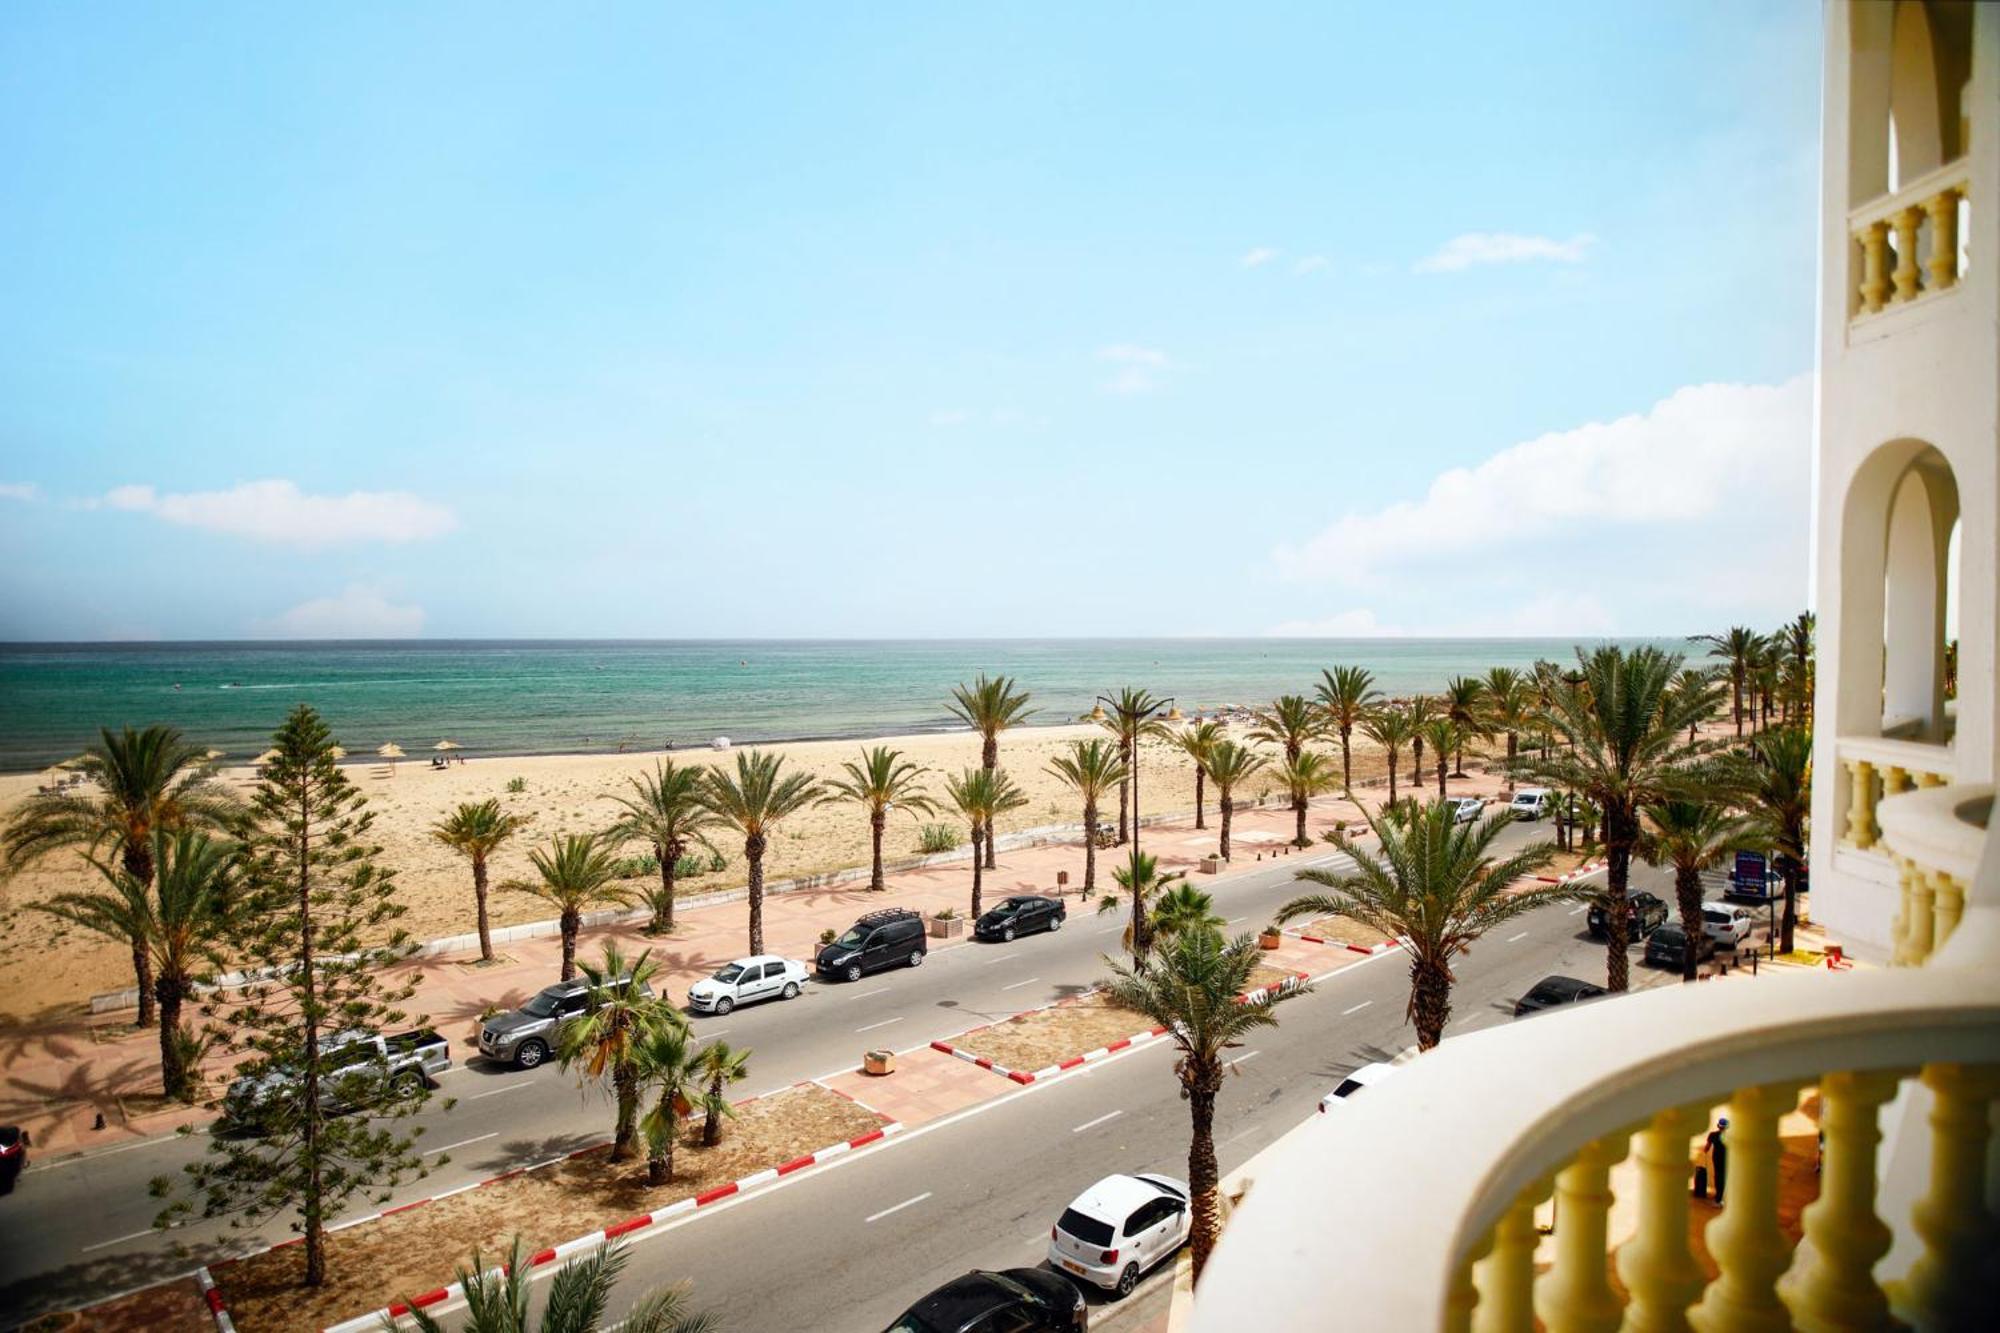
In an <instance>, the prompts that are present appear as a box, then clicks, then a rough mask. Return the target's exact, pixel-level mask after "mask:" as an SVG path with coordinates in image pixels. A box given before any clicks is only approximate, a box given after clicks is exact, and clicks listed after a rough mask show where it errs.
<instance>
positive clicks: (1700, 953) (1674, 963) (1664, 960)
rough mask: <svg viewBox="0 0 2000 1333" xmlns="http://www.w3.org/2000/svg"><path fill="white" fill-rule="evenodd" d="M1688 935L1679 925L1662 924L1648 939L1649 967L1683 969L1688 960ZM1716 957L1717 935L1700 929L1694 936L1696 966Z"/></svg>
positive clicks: (1647, 959) (1647, 956)
mask: <svg viewBox="0 0 2000 1333" xmlns="http://www.w3.org/2000/svg"><path fill="white" fill-rule="evenodd" d="M1687 943H1688V937H1687V934H1686V932H1684V931H1683V930H1682V929H1681V928H1680V927H1679V926H1678V925H1670V926H1661V927H1660V928H1659V929H1658V930H1656V931H1654V932H1653V938H1652V939H1650V940H1647V941H1646V964H1647V966H1649V967H1670V968H1672V969H1674V970H1675V971H1676V972H1679V971H1682V970H1683V969H1684V968H1685V967H1686V962H1687ZM1713 957H1715V937H1714V936H1712V935H1710V934H1709V933H1708V932H1707V931H1705V930H1703V931H1698V932H1696V934H1695V937H1694V961H1695V964H1696V966H1699V965H1701V964H1702V963H1705V962H1707V961H1708V960H1709V959H1711V958H1713Z"/></svg>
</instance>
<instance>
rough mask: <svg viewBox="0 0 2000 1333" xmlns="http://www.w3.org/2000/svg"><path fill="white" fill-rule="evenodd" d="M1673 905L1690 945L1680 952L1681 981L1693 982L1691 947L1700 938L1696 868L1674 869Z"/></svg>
mask: <svg viewBox="0 0 2000 1333" xmlns="http://www.w3.org/2000/svg"><path fill="white" fill-rule="evenodd" d="M1674 905H1675V906H1676V907H1677V908H1679V909H1680V914H1681V934H1683V935H1685V936H1687V937H1688V942H1689V945H1690V947H1689V948H1686V949H1683V950H1681V980H1682V981H1693V980H1694V974H1695V961H1694V960H1695V951H1694V949H1693V947H1692V945H1693V942H1694V941H1695V940H1697V939H1699V938H1700V937H1701V870H1700V869H1699V868H1698V867H1696V866H1694V865H1677V866H1675V867H1674Z"/></svg>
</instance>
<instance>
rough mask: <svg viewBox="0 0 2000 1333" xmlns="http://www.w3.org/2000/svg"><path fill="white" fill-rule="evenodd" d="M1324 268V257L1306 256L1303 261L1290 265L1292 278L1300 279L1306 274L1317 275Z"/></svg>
mask: <svg viewBox="0 0 2000 1333" xmlns="http://www.w3.org/2000/svg"><path fill="white" fill-rule="evenodd" d="M1325 267H1326V256H1325V255H1307V256H1306V257H1305V258H1304V259H1301V260H1300V261H1299V262H1298V263H1296V264H1294V265H1292V274H1293V276H1294V277H1301V278H1302V277H1304V276H1305V275H1306V274H1308V273H1317V272H1319V271H1320V270H1321V269H1323V268H1325Z"/></svg>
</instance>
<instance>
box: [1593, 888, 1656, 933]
mask: <svg viewBox="0 0 2000 1333" xmlns="http://www.w3.org/2000/svg"><path fill="white" fill-rule="evenodd" d="M1627 901H1628V902H1629V903H1630V904H1631V913H1630V915H1629V916H1627V918H1626V920H1627V922H1628V923H1629V924H1630V928H1631V934H1630V939H1631V942H1632V943H1634V944H1637V943H1638V942H1639V941H1640V940H1641V939H1643V938H1645V937H1646V936H1648V935H1650V934H1652V933H1653V932H1654V931H1655V930H1657V929H1659V928H1660V927H1661V926H1663V925H1665V924H1666V923H1667V905H1666V904H1665V903H1664V902H1661V901H1660V898H1659V896H1658V895H1657V894H1652V893H1634V894H1629V895H1627ZM1604 913H1605V906H1604V900H1603V899H1602V898H1599V899H1598V900H1597V901H1596V902H1594V903H1592V904H1591V905H1590V915H1589V916H1588V917H1586V918H1584V919H1585V920H1586V921H1588V922H1590V933H1591V934H1592V935H1594V936H1599V937H1601V936H1603V935H1605V934H1608V933H1609V932H1608V931H1607V930H1606V928H1605V925H1604Z"/></svg>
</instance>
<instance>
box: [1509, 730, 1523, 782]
mask: <svg viewBox="0 0 2000 1333" xmlns="http://www.w3.org/2000/svg"><path fill="white" fill-rule="evenodd" d="M1520 743H1521V738H1520V737H1519V736H1516V735H1515V734H1514V733H1513V732H1511V731H1510V732H1508V733H1507V794H1508V795H1509V796H1512V795H1513V794H1514V756H1515V755H1516V754H1518V753H1519V752H1520Z"/></svg>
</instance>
